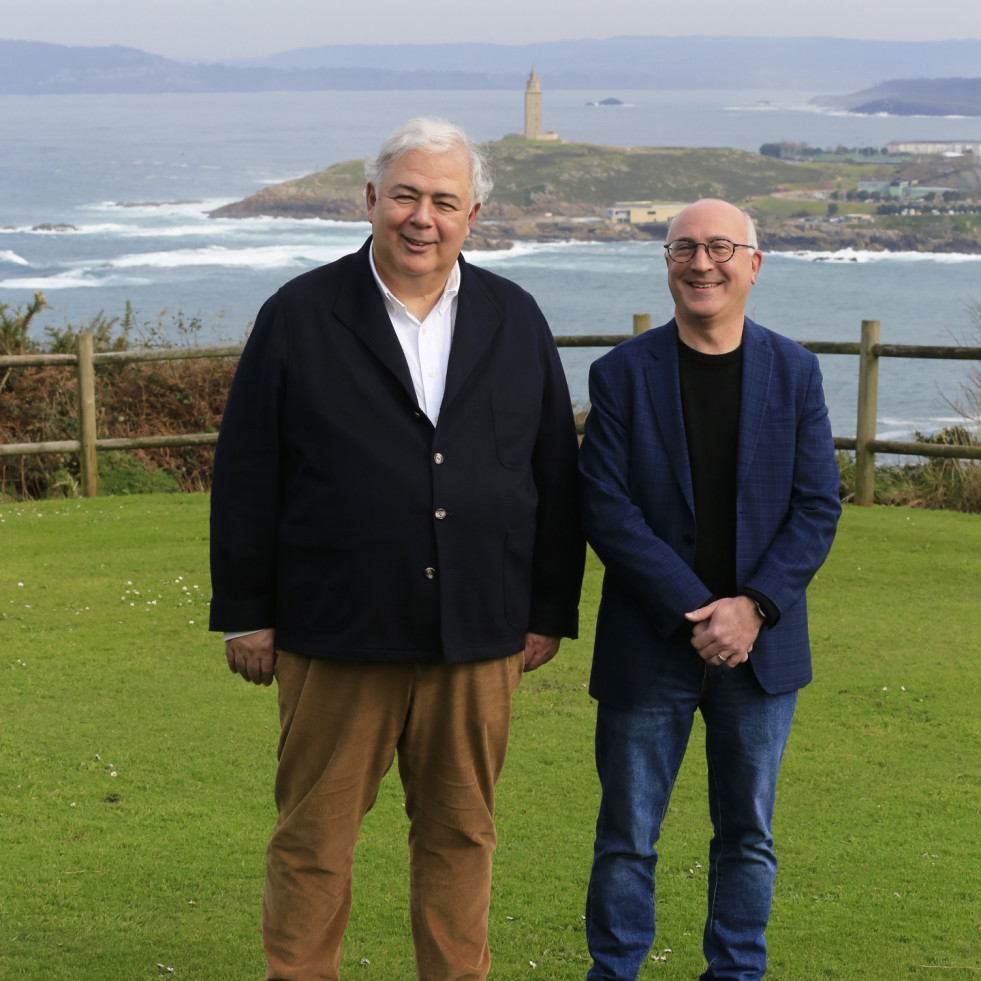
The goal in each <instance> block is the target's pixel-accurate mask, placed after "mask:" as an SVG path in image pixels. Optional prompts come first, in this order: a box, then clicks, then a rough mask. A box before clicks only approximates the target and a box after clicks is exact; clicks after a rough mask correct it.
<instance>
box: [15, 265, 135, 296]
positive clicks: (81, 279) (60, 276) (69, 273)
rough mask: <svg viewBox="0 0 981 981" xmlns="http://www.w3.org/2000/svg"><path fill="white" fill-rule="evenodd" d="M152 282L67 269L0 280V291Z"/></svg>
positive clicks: (49, 289)
mask: <svg viewBox="0 0 981 981" xmlns="http://www.w3.org/2000/svg"><path fill="white" fill-rule="evenodd" d="M152 282H153V280H151V279H148V278H147V277H145V276H120V275H112V274H108V275H107V274H106V273H104V272H101V271H94V270H88V269H68V270H66V271H65V272H60V273H55V274H54V275H51V276H45V275H37V276H23V277H20V278H12V279H0V289H8V290H36V291H38V292H41V293H51V292H54V291H55V290H75V289H91V288H94V287H99V288H100V289H104V288H105V287H107V286H149V285H150V284H151V283H152Z"/></svg>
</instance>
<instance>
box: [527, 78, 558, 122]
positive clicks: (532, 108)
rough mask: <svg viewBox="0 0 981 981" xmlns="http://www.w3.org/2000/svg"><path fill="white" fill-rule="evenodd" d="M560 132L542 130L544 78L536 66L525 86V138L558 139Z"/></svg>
mask: <svg viewBox="0 0 981 981" xmlns="http://www.w3.org/2000/svg"><path fill="white" fill-rule="evenodd" d="M558 138H559V135H558V133H556V132H555V130H552V129H550V130H549V131H548V132H547V133H543V132H542V80H541V79H540V78H539V77H538V72H536V71H535V69H534V68H532V69H531V74H530V75H529V76H528V84H527V85H526V86H525V139H526V140H557V139H558Z"/></svg>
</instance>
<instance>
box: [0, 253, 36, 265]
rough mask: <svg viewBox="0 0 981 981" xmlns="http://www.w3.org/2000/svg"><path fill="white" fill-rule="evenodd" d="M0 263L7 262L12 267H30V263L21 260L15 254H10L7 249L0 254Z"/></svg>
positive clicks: (21, 258) (21, 257) (23, 259)
mask: <svg viewBox="0 0 981 981" xmlns="http://www.w3.org/2000/svg"><path fill="white" fill-rule="evenodd" d="M0 262H9V263H10V264H11V265H13V266H29V265H30V263H29V262H28V261H27V260H26V259H25V258H23V256H19V255H17V253H16V252H11V251H10V250H9V249H7V250H4V251H3V252H0Z"/></svg>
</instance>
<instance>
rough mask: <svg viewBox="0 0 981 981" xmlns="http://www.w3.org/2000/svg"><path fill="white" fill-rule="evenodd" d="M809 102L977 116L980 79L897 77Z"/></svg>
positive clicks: (980, 111)
mask: <svg viewBox="0 0 981 981" xmlns="http://www.w3.org/2000/svg"><path fill="white" fill-rule="evenodd" d="M975 70H977V69H975ZM811 102H812V103H814V104H815V105H820V106H827V107H829V108H835V109H844V110H846V111H847V112H857V113H866V114H869V115H874V114H876V113H880V112H886V113H889V114H890V115H893V116H981V78H899V79H893V80H892V81H889V82H881V83H880V84H879V85H875V86H873V87H872V88H870V89H865V90H864V91H862V92H853V93H851V94H850V95H833V96H827V95H822V96H816V97H815V98H813V99H811Z"/></svg>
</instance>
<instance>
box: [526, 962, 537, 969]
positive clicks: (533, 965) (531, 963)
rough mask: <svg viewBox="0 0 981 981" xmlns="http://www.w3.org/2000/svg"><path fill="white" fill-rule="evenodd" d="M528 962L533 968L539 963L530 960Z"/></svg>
mask: <svg viewBox="0 0 981 981" xmlns="http://www.w3.org/2000/svg"><path fill="white" fill-rule="evenodd" d="M528 963H529V964H530V965H531V966H532V968H533V969H534V968H536V967H538V965H537V964H536V963H535V962H534V961H528Z"/></svg>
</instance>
